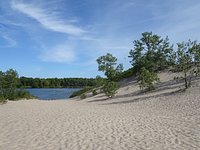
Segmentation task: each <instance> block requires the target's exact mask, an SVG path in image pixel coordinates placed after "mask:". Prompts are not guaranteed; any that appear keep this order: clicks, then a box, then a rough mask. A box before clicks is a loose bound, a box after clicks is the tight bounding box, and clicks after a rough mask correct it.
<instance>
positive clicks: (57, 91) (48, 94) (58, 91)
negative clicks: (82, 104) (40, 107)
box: [25, 88, 79, 100]
mask: <svg viewBox="0 0 200 150" xmlns="http://www.w3.org/2000/svg"><path fill="white" fill-rule="evenodd" d="M25 90H26V91H29V92H30V94H32V95H34V96H36V97H38V98H39V99H42V100H55V99H67V98H69V96H70V95H71V94H72V93H73V92H75V91H78V90H79V88H34V89H25Z"/></svg>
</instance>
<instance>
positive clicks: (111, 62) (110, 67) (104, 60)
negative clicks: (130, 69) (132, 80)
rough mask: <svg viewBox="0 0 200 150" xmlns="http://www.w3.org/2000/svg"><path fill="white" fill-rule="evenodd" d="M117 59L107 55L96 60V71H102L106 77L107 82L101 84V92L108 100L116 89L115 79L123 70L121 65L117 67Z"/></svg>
mask: <svg viewBox="0 0 200 150" xmlns="http://www.w3.org/2000/svg"><path fill="white" fill-rule="evenodd" d="M116 62H117V58H116V57H114V56H113V55H112V54H110V53H107V54H106V55H105V56H101V57H99V58H98V59H97V63H98V70H99V71H103V72H104V73H105V75H106V76H107V79H108V80H107V81H106V82H104V83H103V91H104V93H105V94H106V96H108V97H109V98H111V97H113V96H114V95H115V93H116V91H117V89H118V87H117V83H116V81H117V78H118V76H119V74H120V73H121V72H122V70H123V65H122V64H119V65H117V63H116Z"/></svg>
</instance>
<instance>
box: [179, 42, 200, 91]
mask: <svg viewBox="0 0 200 150" xmlns="http://www.w3.org/2000/svg"><path fill="white" fill-rule="evenodd" d="M177 45H178V50H177V52H176V59H177V62H176V66H175V68H176V70H178V71H179V72H183V74H184V75H183V79H184V81H185V88H188V87H190V86H191V80H192V78H193V77H194V76H197V75H198V74H199V72H200V44H197V42H196V41H194V42H192V41H190V40H189V41H188V42H182V43H178V44H177Z"/></svg>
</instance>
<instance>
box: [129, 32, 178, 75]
mask: <svg viewBox="0 0 200 150" xmlns="http://www.w3.org/2000/svg"><path fill="white" fill-rule="evenodd" d="M133 44H134V49H133V50H131V51H130V52H129V57H130V58H132V60H131V64H132V66H133V67H134V69H135V70H136V71H137V72H138V71H140V69H141V68H142V67H145V68H146V69H147V70H149V71H158V70H162V69H165V68H166V67H168V66H170V65H171V64H172V63H173V62H174V58H173V57H172V55H171V54H172V52H173V48H172V47H173V46H171V45H170V43H169V39H168V37H166V38H165V39H163V38H161V37H160V36H158V35H156V34H153V33H152V32H144V33H142V38H141V39H140V40H135V41H134V42H133Z"/></svg>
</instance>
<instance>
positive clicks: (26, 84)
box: [18, 77, 96, 88]
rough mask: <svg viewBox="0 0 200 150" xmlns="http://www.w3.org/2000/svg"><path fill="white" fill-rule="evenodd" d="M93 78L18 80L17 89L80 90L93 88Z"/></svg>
mask: <svg viewBox="0 0 200 150" xmlns="http://www.w3.org/2000/svg"><path fill="white" fill-rule="evenodd" d="M95 85H96V80H95V79H94V78H47V79H42V78H27V77H20V78H19V84H18V87H19V88H76V87H78V88H80V87H85V86H95Z"/></svg>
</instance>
